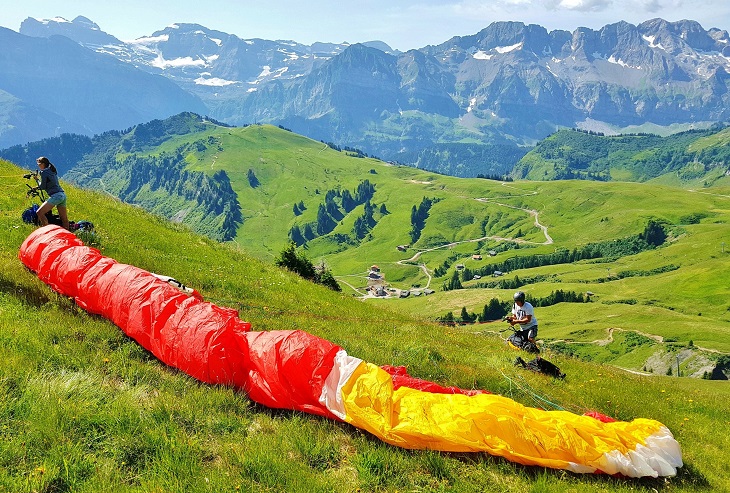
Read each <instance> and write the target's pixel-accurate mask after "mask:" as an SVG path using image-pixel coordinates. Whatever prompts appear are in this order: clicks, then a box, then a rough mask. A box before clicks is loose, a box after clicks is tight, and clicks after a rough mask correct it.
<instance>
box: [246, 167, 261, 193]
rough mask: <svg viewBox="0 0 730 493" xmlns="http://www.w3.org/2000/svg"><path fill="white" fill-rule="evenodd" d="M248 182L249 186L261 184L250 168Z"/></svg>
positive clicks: (254, 186) (253, 186)
mask: <svg viewBox="0 0 730 493" xmlns="http://www.w3.org/2000/svg"><path fill="white" fill-rule="evenodd" d="M248 184H249V185H251V188H256V187H258V186H259V185H260V184H261V183H260V182H259V179H258V178H256V174H255V173H254V172H253V170H252V169H251V168H249V169H248Z"/></svg>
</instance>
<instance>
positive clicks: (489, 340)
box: [0, 162, 730, 493]
mask: <svg viewBox="0 0 730 493" xmlns="http://www.w3.org/2000/svg"><path fill="white" fill-rule="evenodd" d="M21 175H22V171H21V170H20V169H19V168H17V167H15V166H12V165H9V164H7V163H5V162H0V177H2V179H1V181H0V184H1V185H2V187H3V190H4V193H3V194H1V195H0V229H1V230H2V231H3V234H2V235H0V356H1V358H0V396H1V397H0V436H2V440H0V466H1V467H0V491H8V492H28V493H30V492H36V491H37V492H41V491H43V492H58V491H74V492H97V491H114V492H151V491H165V492H213V491H216V492H217V491H232V492H233V491H282V492H283V491H287V492H290V491H301V492H307V493H309V492H315V491H321V492H331V491H338V492H340V491H342V492H363V491H368V492H396V491H401V492H402V491H424V492H437V491H449V492H476V491H479V492H524V491H533V492H564V491H571V492H596V491H599V492H629V491H640V492H647V493H649V492H653V491H661V492H696V491H706V492H714V491H728V489H729V488H730V481H728V475H727V472H726V467H725V458H726V451H727V450H728V448H729V447H730V439H729V438H728V435H727V434H724V433H721V432H718V430H721V429H722V427H723V426H727V425H728V424H730V421H729V420H728V416H727V402H728V398H730V388H729V387H728V386H727V384H726V383H724V382H717V381H707V380H701V379H689V378H676V377H669V376H664V375H651V376H645V375H637V374H633V373H629V372H626V371H624V370H621V369H618V368H616V367H613V366H605V365H601V364H598V363H595V362H584V361H581V360H579V359H577V358H572V357H568V356H566V355H563V354H561V353H557V352H553V351H551V350H550V349H549V348H547V349H546V351H545V352H544V357H546V358H549V359H550V361H552V362H554V363H555V364H557V365H558V366H560V368H561V369H562V370H563V371H565V372H566V373H567V375H568V376H567V378H566V379H565V380H553V379H551V378H549V377H545V376H543V375H539V374H533V373H529V372H526V371H525V370H522V369H519V368H516V367H514V366H513V365H512V361H513V360H514V358H515V356H516V354H517V353H515V352H514V351H513V350H511V349H508V348H507V347H506V345H505V344H504V341H503V339H502V335H500V334H499V332H498V330H499V328H500V327H501V325H500V324H499V323H495V324H483V325H479V326H463V327H459V326H457V327H444V326H441V325H438V324H435V323H432V322H429V321H428V320H426V319H425V318H423V317H419V316H412V315H410V314H408V313H405V312H406V311H413V313H416V312H417V310H413V309H412V307H410V308H408V309H404V306H406V305H405V303H404V304H403V306H398V305H400V300H388V302H383V301H384V300H381V302H380V303H377V304H371V303H364V302H362V301H360V300H357V299H354V298H353V297H352V296H351V295H350V294H348V293H343V294H338V293H334V292H332V291H329V290H327V289H325V288H322V287H320V286H316V285H313V284H311V283H309V282H306V281H303V280H301V279H299V278H298V277H296V276H294V275H292V274H290V273H287V272H284V271H282V270H280V269H278V268H276V267H274V265H273V262H261V261H260V260H258V259H257V258H256V256H255V255H252V254H251V253H249V252H248V251H247V250H245V249H244V248H243V247H241V246H239V245H237V244H230V245H222V244H218V243H215V242H213V241H211V240H209V239H206V238H203V237H200V236H196V235H193V234H191V233H190V232H189V231H188V230H186V229H184V228H182V227H179V226H175V225H171V224H169V223H167V222H166V221H163V220H161V219H158V218H155V217H153V216H151V215H149V214H147V213H145V212H144V211H142V210H140V209H139V208H135V207H130V206H126V205H124V204H120V203H119V202H117V201H115V200H113V199H111V198H109V197H106V196H102V195H100V194H96V193H89V192H86V191H82V190H79V189H76V188H73V187H70V186H68V185H67V184H66V188H67V191H68V196H69V213H70V216H71V218H72V219H74V220H81V219H86V220H90V221H92V222H93V223H94V224H95V225H96V231H97V236H96V237H95V242H96V245H97V247H98V248H100V249H101V250H102V252H103V253H104V254H105V255H108V256H110V257H113V258H115V259H117V260H118V261H120V262H124V263H130V264H134V265H137V266H139V267H141V268H143V269H147V270H150V271H153V272H157V273H161V274H167V275H171V276H174V277H176V278H178V279H181V280H183V281H184V282H185V283H186V284H188V285H191V286H193V287H195V288H196V289H198V290H199V291H200V292H201V293H202V295H203V296H204V297H205V298H206V299H208V300H210V301H213V302H215V303H217V304H219V305H222V306H230V307H233V308H237V309H238V310H239V313H240V316H241V318H242V319H244V320H248V321H250V322H251V323H252V325H253V330H288V329H302V330H306V331H308V332H310V333H312V334H315V335H317V336H320V337H323V338H326V339H328V340H331V341H333V342H335V343H337V344H340V345H341V346H342V347H343V348H345V349H346V350H347V351H348V353H349V354H352V355H355V356H357V357H361V358H363V359H365V360H366V361H370V362H373V363H375V364H393V365H405V366H407V367H408V369H409V371H410V372H411V374H413V375H414V376H417V377H420V378H425V379H430V380H435V381H437V382H439V383H442V384H446V385H458V386H461V387H465V388H472V387H474V388H484V389H488V390H490V391H492V392H497V393H501V394H503V395H506V396H509V397H512V398H513V399H515V400H517V401H519V402H523V403H525V404H527V405H532V406H540V407H548V408H550V409H566V410H569V411H573V412H577V413H583V412H586V411H594V410H595V411H599V412H602V413H605V414H609V415H612V416H614V417H616V418H618V419H624V420H627V419H633V418H636V417H647V418H653V419H657V420H660V421H661V422H663V423H664V424H666V425H667V426H668V427H669V429H670V430H672V432H673V433H674V435H675V437H676V438H677V439H678V441H679V443H680V444H681V446H682V450H683V456H684V460H685V466H684V467H683V468H681V469H680V470H679V474H678V475H677V476H676V477H674V478H668V479H660V480H652V479H642V480H635V479H628V478H619V477H609V476H603V475H577V474H572V473H567V472H562V471H554V470H549V469H543V468H535V467H524V466H519V465H515V464H512V463H509V462H506V461H504V460H502V459H499V458H494V457H490V456H487V455H484V454H447V453H436V452H431V451H417V450H407V449H401V448H397V447H392V446H389V445H386V444H383V443H382V442H380V441H379V440H376V439H374V438H372V437H371V436H370V435H368V434H367V433H364V432H362V431H359V430H356V429H354V428H352V427H350V426H348V425H345V424H342V423H336V422H333V421H329V420H326V419H322V418H318V417H315V416H309V415H306V414H302V413H295V412H290V411H285V410H279V411H274V410H270V409H266V408H263V407H261V406H259V405H256V404H254V403H252V402H251V401H249V400H248V399H247V397H246V395H245V394H243V393H241V392H238V391H235V390H233V389H230V388H225V387H213V386H208V385H204V384H201V383H199V382H196V381H193V380H192V379H190V378H189V377H187V376H186V375H184V374H182V373H180V372H178V371H176V370H173V369H171V368H168V367H166V366H164V365H162V364H161V363H160V362H159V361H157V360H156V359H155V358H154V357H152V356H151V355H150V354H149V353H147V352H146V351H144V350H143V349H142V348H141V347H140V346H139V345H138V344H137V343H136V342H134V341H133V340H131V339H129V338H127V337H126V336H124V335H123V334H122V332H121V331H120V330H119V329H118V328H116V327H115V326H113V325H112V324H110V323H109V322H107V321H106V320H103V319H101V318H99V317H96V316H92V315H89V314H87V313H86V312H84V311H83V310H81V309H79V308H78V307H77V306H75V305H74V304H73V302H72V301H71V300H68V299H66V298H63V297H61V296H58V295H56V294H54V293H53V292H52V291H51V290H50V289H49V288H48V287H47V286H46V285H45V284H43V283H42V282H41V281H39V280H38V278H37V277H36V275H35V274H33V273H31V272H28V271H27V270H26V269H25V268H24V267H23V266H22V264H21V263H20V262H19V261H18V259H17V254H18V249H19V247H20V244H21V243H22V241H23V240H24V239H25V238H26V237H27V235H28V234H29V233H30V232H31V231H32V230H33V228H32V227H31V226H29V225H25V224H22V222H21V221H20V214H21V212H22V211H23V209H24V208H26V207H27V206H28V204H29V201H28V200H26V199H24V188H25V185H24V181H23V180H22V179H20V176H21ZM16 176H17V178H16ZM439 179H441V178H439ZM418 195H420V193H419V194H418ZM708 241H709V240H708ZM703 248H704V247H703ZM404 277H405V276H404ZM609 284H610V283H609ZM530 288H531V289H530V293H532V287H530ZM549 289H550V286H547V285H544V286H542V285H540V286H535V287H534V290H535V292H548V291H549ZM472 292H474V293H475V292H476V290H463V291H459V292H448V293H442V294H440V295H439V296H435V295H433V296H429V297H428V298H421V299H418V300H415V299H409V300H402V301H404V302H406V303H412V302H414V301H415V302H416V303H424V307H425V308H429V307H428V304H429V303H434V304H439V303H443V304H444V308H446V307H448V306H452V307H453V306H459V307H460V306H461V305H462V304H465V301H466V298H465V296H466V294H471V293H472ZM482 294H487V293H482ZM490 294H503V295H509V293H507V292H505V293H498V292H496V291H495V292H494V293H490ZM457 296H461V297H464V298H462V299H458V298H457ZM601 296H603V295H601ZM446 300H449V303H446ZM397 304H398V305H397ZM477 304H478V300H476V299H474V301H473V306H476V305H477ZM619 307H620V308H622V309H624V308H626V307H624V305H621V304H615V305H604V304H602V303H601V302H598V301H597V302H595V303H594V304H593V305H592V306H591V307H590V308H591V309H593V308H600V310H595V311H594V310H591V313H584V315H583V318H582V319H579V320H578V322H579V324H580V323H581V322H582V324H581V325H580V326H581V327H582V325H586V324H588V323H589V322H588V321H589V319H590V320H593V319H595V320H596V322H595V323H596V324H597V327H596V333H599V332H600V330H599V329H600V327H599V326H600V325H602V323H603V322H604V321H605V320H604V319H608V316H609V315H612V314H613V313H611V310H613V309H617V308H619ZM429 310H430V308H429ZM429 310H425V311H429ZM571 310H574V308H572V307H571V308H570V310H569V309H567V308H565V307H561V306H560V305H558V306H555V307H551V308H546V309H543V310H541V312H540V315H539V316H541V317H544V318H543V320H544V321H545V325H544V329H542V328H541V331H543V330H544V332H546V333H548V334H549V333H550V332H552V333H553V334H554V336H555V337H558V336H560V335H561V334H562V335H567V334H564V333H563V332H564V331H565V329H563V328H562V327H566V326H567V325H568V322H569V318H570V316H571V314H573V316H575V315H576V314H577V313H579V310H575V311H571ZM703 310H705V308H704V307H703ZM669 311H670V310H667V312H669ZM672 313H679V312H677V311H676V310H675V311H674V312H672ZM707 313H710V312H707ZM561 314H562V315H561ZM647 316H648V314H647ZM687 316H689V315H687ZM695 316H696V315H695ZM561 317H563V318H561ZM631 317H632V319H636V318H635V317H636V314H635V313H632V314H631ZM703 317H704V314H703ZM614 318H620V317H614ZM608 320H610V319H608ZM608 324H609V325H611V323H608ZM495 329H497V330H495ZM561 331H563V332H561ZM597 337H601V336H600V334H599V335H598V336H597ZM604 337H605V335H604ZM700 340H701V339H699V338H697V337H696V336H695V341H694V342H695V344H700ZM619 343H621V344H623V343H622V342H619Z"/></svg>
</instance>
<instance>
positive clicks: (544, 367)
mask: <svg viewBox="0 0 730 493" xmlns="http://www.w3.org/2000/svg"><path fill="white" fill-rule="evenodd" d="M515 366H521V367H522V368H526V369H528V370H531V371H534V372H536V373H543V374H545V375H549V376H551V377H555V378H565V373H563V372H562V371H560V368H558V367H557V366H555V365H554V364H552V363H550V362H549V361H548V360H546V359H543V358H540V357H538V358H535V359H533V360H532V361H530V362H529V363H525V360H523V359H522V358H520V357H519V356H518V357H517V358H516V359H515Z"/></svg>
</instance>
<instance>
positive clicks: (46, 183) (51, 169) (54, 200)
mask: <svg viewBox="0 0 730 493" xmlns="http://www.w3.org/2000/svg"><path fill="white" fill-rule="evenodd" d="M36 163H37V164H38V168H39V169H40V170H41V172H40V179H39V180H38V186H37V187H35V189H34V190H44V191H45V192H46V193H47V194H48V199H47V200H46V201H45V202H43V204H42V205H41V207H40V208H39V209H38V211H37V212H36V214H38V221H39V222H40V225H41V226H47V225H48V218H47V217H46V213H47V212H48V211H50V210H52V209H53V208H54V207H56V208H57V209H58V215H59V216H60V217H61V223H62V224H63V227H64V228H66V229H69V224H68V214H67V212H66V193H65V192H64V191H63V188H61V185H60V184H59V183H58V171H56V167H55V166H54V165H53V163H51V162H50V161H49V160H48V158H47V157H45V156H41V157H39V158H38V159H36Z"/></svg>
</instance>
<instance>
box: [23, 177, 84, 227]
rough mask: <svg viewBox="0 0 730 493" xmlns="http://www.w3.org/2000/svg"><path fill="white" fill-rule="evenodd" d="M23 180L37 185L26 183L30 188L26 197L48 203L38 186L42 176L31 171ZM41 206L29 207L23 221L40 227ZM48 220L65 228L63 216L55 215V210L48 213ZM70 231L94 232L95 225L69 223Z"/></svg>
mask: <svg viewBox="0 0 730 493" xmlns="http://www.w3.org/2000/svg"><path fill="white" fill-rule="evenodd" d="M23 178H25V179H26V180H30V179H32V180H34V181H35V183H36V186H35V187H32V186H30V184H28V183H26V184H25V186H27V187H28V192H27V193H26V197H28V198H30V197H36V198H38V200H40V202H41V204H43V202H45V201H46V199H47V198H48V197H47V196H46V194H45V192H44V191H43V190H40V189H38V187H37V185H40V176H39V174H38V172H37V171H31V172H29V173H26V174H25V175H23ZM41 204H37V203H33V204H32V205H31V206H30V207H28V208H27V209H26V210H24V211H23V214H21V218H22V219H23V222H24V223H26V224H35V225H36V226H39V225H40V221H39V220H38V209H40V208H41ZM46 219H48V224H56V225H58V226H63V221H61V216H59V215H58V214H54V213H53V209H51V210H50V211H48V212H46ZM68 225H69V229H70V230H71V231H79V230H81V231H94V225H93V224H92V223H91V222H89V221H79V222H74V221H69V223H68Z"/></svg>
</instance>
